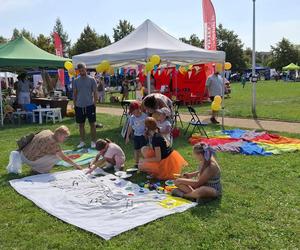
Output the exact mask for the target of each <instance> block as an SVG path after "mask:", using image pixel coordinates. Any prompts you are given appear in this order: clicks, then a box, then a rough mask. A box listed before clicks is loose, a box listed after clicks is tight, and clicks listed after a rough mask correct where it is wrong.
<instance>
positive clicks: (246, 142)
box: [189, 129, 300, 156]
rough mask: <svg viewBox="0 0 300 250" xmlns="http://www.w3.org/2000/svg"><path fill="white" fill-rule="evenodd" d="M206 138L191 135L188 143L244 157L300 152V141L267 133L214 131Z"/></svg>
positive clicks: (235, 130) (236, 130)
mask: <svg viewBox="0 0 300 250" xmlns="http://www.w3.org/2000/svg"><path fill="white" fill-rule="evenodd" d="M215 135H216V136H215ZM208 136H209V138H208V139H207V138H203V137H201V136H199V135H193V136H192V137H191V138H190V139H189V142H190V143H191V144H193V145H194V144H196V143H199V142H202V143H206V144H208V145H210V146H212V147H213V148H214V149H215V150H217V151H221V152H232V153H241V154H244V155H261V156H268V155H272V154H282V153H288V152H295V151H298V150H300V139H295V138H288V137H284V136H280V135H276V134H269V133H268V132H256V131H250V130H242V129H232V130H223V131H214V132H212V133H208ZM223 136H224V137H223Z"/></svg>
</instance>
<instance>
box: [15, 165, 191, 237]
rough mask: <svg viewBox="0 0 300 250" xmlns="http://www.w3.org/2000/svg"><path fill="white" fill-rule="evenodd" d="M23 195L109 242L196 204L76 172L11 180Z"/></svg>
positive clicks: (46, 209) (123, 182)
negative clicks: (124, 233)
mask: <svg viewBox="0 0 300 250" xmlns="http://www.w3.org/2000/svg"><path fill="white" fill-rule="evenodd" d="M10 184H11V186H12V187H13V188H14V189H15V190H16V191H17V192H18V193H20V194H21V195H23V196H25V197H26V198H28V199H29V200H31V201H33V202H34V203H35V204H36V205H37V206H38V207H40V208H42V209H43V210H45V211H46V212H48V213H49V214H51V215H53V216H55V217H57V218H59V219H61V220H63V221H65V222H67V223H70V224H72V225H75V226H77V227H80V228H82V229H84V230H87V231H90V232H93V233H95V234H97V235H99V236H101V237H102V238H104V239H106V240H108V239H110V238H111V237H113V236H116V235H118V234H120V233H122V232H125V231H127V230H130V229H132V228H135V227H137V226H140V225H143V224H145V223H148V222H150V221H153V220H156V219H158V218H161V217H164V216H167V215H170V214H173V213H177V212H183V211H185V210H187V209H189V208H191V207H194V206H195V205H196V203H192V202H188V201H186V200H183V199H177V198H172V197H170V196H167V195H165V194H158V193H157V192H156V191H151V192H150V191H148V190H144V191H145V192H144V193H141V192H140V187H139V186H138V185H136V184H133V183H131V182H129V181H125V180H122V179H119V178H118V177H116V176H114V175H112V174H107V175H105V176H101V177H94V176H87V175H85V174H84V172H83V171H80V170H73V171H64V172H57V173H51V174H40V175H35V176H29V177H25V178H22V179H16V180H11V181H10Z"/></svg>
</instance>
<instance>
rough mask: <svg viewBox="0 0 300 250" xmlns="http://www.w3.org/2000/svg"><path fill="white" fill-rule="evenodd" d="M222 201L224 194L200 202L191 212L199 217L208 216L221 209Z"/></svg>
mask: <svg viewBox="0 0 300 250" xmlns="http://www.w3.org/2000/svg"><path fill="white" fill-rule="evenodd" d="M221 203H222V196H221V197H219V198H217V199H215V200H213V201H207V202H204V203H202V204H198V205H197V206H196V207H193V208H191V214H192V215H193V216H196V217H199V218H202V219H203V218H208V217H211V216H213V214H214V213H215V212H216V211H217V210H219V209H220V207H221Z"/></svg>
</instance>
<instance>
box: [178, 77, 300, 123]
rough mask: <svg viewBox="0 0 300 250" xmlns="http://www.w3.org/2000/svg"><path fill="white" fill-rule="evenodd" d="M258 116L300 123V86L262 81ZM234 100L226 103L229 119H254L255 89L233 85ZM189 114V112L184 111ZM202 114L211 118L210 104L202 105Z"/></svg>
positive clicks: (259, 92) (238, 84)
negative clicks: (252, 110) (253, 93)
mask: <svg viewBox="0 0 300 250" xmlns="http://www.w3.org/2000/svg"><path fill="white" fill-rule="evenodd" d="M256 86H257V88H256V89H257V95H256V97H257V108H256V111H257V116H258V117H259V118H267V119H276V120H284V121H298V122H299V121H300V82H298V83H294V82H293V83H291V82H289V83H287V82H283V81H280V82H277V83H276V82H275V81H259V82H258V83H257V85H256ZM231 89H232V94H231V95H230V96H231V98H228V99H225V115H226V116H230V117H245V118H247V117H252V112H251V109H252V85H251V84H250V83H247V84H246V86H245V88H243V87H242V85H241V84H240V83H233V84H231ZM183 109H184V110H185V108H183ZM197 110H198V111H199V113H200V114H209V112H210V103H205V104H202V105H201V106H200V107H199V105H198V107H197Z"/></svg>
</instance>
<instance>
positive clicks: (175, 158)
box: [139, 117, 187, 180]
mask: <svg viewBox="0 0 300 250" xmlns="http://www.w3.org/2000/svg"><path fill="white" fill-rule="evenodd" d="M145 128H146V131H147V135H148V136H149V141H150V147H149V146H145V147H143V148H142V155H143V157H144V159H141V160H140V161H139V169H140V170H141V171H143V172H146V173H148V174H150V175H152V176H153V177H154V178H157V179H159V180H168V179H174V175H178V174H180V173H181V168H182V167H183V166H186V165H187V162H186V161H185V160H184V159H183V157H182V156H181V155H180V154H179V153H178V152H177V151H176V150H173V149H172V147H171V146H170V145H169V143H168V142H167V141H166V139H165V138H164V137H163V136H162V135H161V134H160V133H159V129H158V127H157V123H156V120H155V119H154V118H153V117H148V118H146V120H145Z"/></svg>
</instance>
